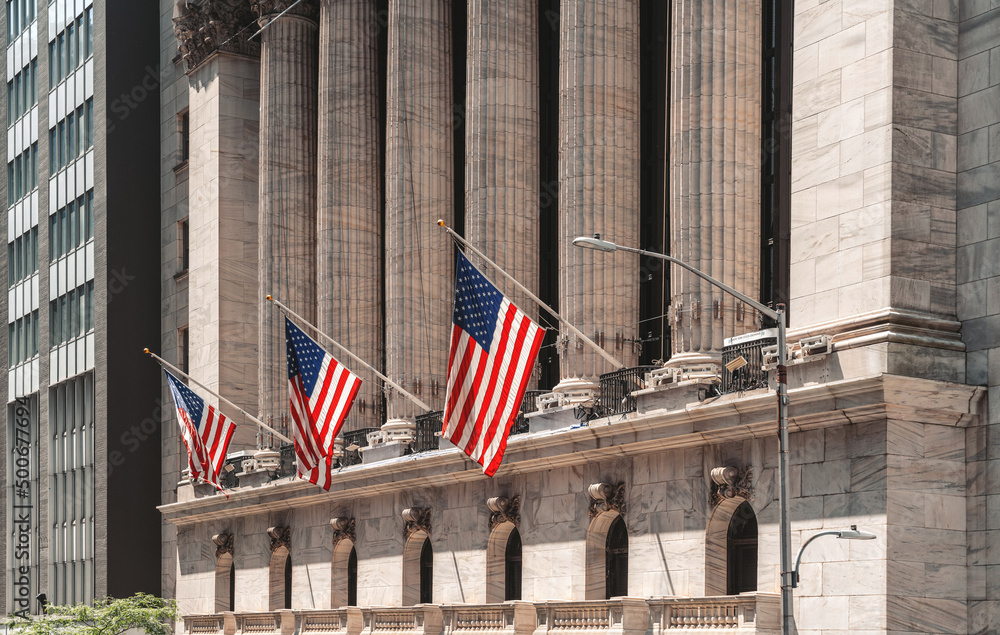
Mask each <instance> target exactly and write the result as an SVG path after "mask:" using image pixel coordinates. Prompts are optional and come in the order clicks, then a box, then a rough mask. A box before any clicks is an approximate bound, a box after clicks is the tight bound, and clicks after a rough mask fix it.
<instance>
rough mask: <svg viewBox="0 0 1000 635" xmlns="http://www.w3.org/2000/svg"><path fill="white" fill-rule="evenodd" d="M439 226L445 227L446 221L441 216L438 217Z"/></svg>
mask: <svg viewBox="0 0 1000 635" xmlns="http://www.w3.org/2000/svg"><path fill="white" fill-rule="evenodd" d="M438 227H444V221H443V220H441V219H440V218H439V219H438Z"/></svg>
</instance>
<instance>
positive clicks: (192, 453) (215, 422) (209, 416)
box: [163, 370, 236, 490]
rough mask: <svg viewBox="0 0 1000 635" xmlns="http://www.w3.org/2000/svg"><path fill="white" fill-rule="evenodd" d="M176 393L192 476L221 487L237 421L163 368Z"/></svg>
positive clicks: (172, 389)
mask: <svg viewBox="0 0 1000 635" xmlns="http://www.w3.org/2000/svg"><path fill="white" fill-rule="evenodd" d="M163 372H165V373H166V374H167V383H168V384H169V385H170V392H171V394H173V396H174V406H176V407H177V418H178V420H179V422H180V425H181V438H183V439H184V445H185V446H187V451H188V467H189V468H190V470H191V478H195V479H200V480H202V481H205V482H206V483H210V484H212V485H214V486H215V487H217V488H218V489H220V490H221V489H222V486H221V485H219V472H221V471H222V464H223V463H225V461H226V450H227V449H228V448H229V442H230V441H231V440H232V438H233V433H234V432H236V424H235V423H233V422H232V420H230V419H228V418H226V416H225V415H223V414H222V413H221V412H219V411H218V410H216V409H215V408H213V407H212V406H207V407H206V405H205V400H203V399H202V398H201V397H199V396H198V395H196V394H194V392H192V391H191V389H190V388H188V387H187V386H185V385H184V384H183V383H182V382H181V380H179V379H177V378H176V377H174V376H173V375H171V374H170V372H169V371H167V370H164V371H163Z"/></svg>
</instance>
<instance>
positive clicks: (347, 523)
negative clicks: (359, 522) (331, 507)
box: [330, 517, 358, 547]
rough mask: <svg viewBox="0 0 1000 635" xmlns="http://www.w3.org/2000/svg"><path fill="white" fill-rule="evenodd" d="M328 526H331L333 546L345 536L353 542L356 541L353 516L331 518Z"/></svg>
mask: <svg viewBox="0 0 1000 635" xmlns="http://www.w3.org/2000/svg"><path fill="white" fill-rule="evenodd" d="M330 526H331V527H333V546H334V547H336V546H337V544H338V543H339V542H340V541H341V540H343V539H345V538H349V539H350V540H351V542H353V543H357V542H358V538H357V534H356V533H355V526H356V523H355V522H354V519H353V518H344V517H340V518H331V519H330Z"/></svg>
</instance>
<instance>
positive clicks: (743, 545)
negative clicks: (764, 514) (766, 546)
mask: <svg viewBox="0 0 1000 635" xmlns="http://www.w3.org/2000/svg"><path fill="white" fill-rule="evenodd" d="M726 552H727V553H726V561H727V562H728V569H729V570H728V572H727V575H726V593H727V594H729V595H738V594H740V593H746V592H749V591H756V590H757V516H756V515H755V514H754V513H753V507H751V506H750V503H746V502H744V503H743V504H742V505H740V506H739V507H737V508H736V513H735V514H733V519H732V520H731V521H729V535H728V538H727V540H726Z"/></svg>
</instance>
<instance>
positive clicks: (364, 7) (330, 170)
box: [316, 0, 383, 431]
mask: <svg viewBox="0 0 1000 635" xmlns="http://www.w3.org/2000/svg"><path fill="white" fill-rule="evenodd" d="M377 28H378V24H377V22H376V21H375V0H322V2H321V5H320V25H319V50H320V51H321V53H320V57H319V173H318V186H319V200H318V205H319V207H318V212H317V213H318V226H317V238H318V244H317V249H318V256H319V261H318V268H317V272H318V274H319V280H318V286H317V291H316V293H317V298H318V302H319V306H318V318H319V327H320V328H321V329H323V331H324V332H325V333H327V334H329V335H330V336H331V337H333V338H334V339H336V340H337V341H338V342H340V343H341V344H342V345H343V346H345V347H347V348H348V349H349V350H350V351H351V352H352V353H354V354H355V355H357V356H358V357H360V358H361V359H363V360H365V361H366V362H368V363H369V364H371V365H373V366H375V367H376V368H379V369H381V367H382V348H383V344H382V217H381V200H382V186H381V174H380V171H379V170H380V166H379V159H380V152H379V137H380V135H379V102H378V66H377V59H376V54H377V43H378V42H377V40H378V38H377V33H378V32H377ZM331 352H332V353H333V354H334V355H335V356H336V357H337V358H338V359H340V360H341V362H343V363H344V364H346V365H348V366H349V367H350V368H351V370H353V371H354V372H356V373H357V374H358V375H359V376H360V377H361V379H362V382H363V383H362V385H361V389H360V391H359V392H358V396H357V398H356V400H355V402H354V408H353V409H352V410H351V414H350V415H349V416H348V419H347V421H346V422H345V423H344V430H345V431H347V430H355V429H359V428H370V427H378V426H379V425H381V424H382V413H381V405H382V391H381V380H379V379H378V378H377V377H375V376H374V375H373V374H372V373H371V372H370V371H368V370H365V369H364V368H363V367H361V366H359V365H358V364H356V363H354V362H352V361H351V360H350V359H348V358H347V357H346V356H345V355H343V354H342V353H341V351H339V350H333V349H331Z"/></svg>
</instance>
